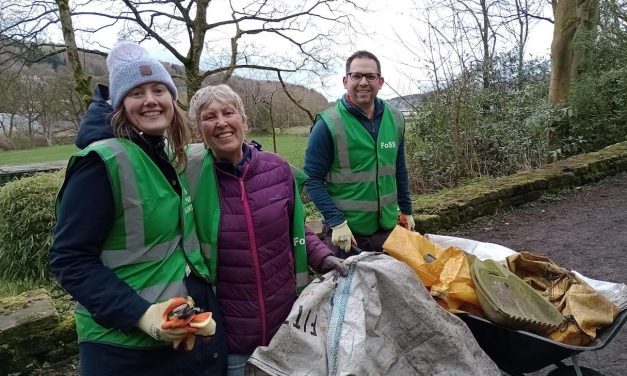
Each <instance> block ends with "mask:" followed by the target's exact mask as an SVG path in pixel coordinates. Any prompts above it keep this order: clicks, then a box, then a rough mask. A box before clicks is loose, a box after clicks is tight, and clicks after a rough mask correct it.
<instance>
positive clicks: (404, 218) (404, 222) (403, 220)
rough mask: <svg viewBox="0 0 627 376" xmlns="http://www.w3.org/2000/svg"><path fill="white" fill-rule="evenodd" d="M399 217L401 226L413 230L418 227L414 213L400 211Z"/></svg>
mask: <svg viewBox="0 0 627 376" xmlns="http://www.w3.org/2000/svg"><path fill="white" fill-rule="evenodd" d="M398 219H399V222H400V224H401V226H403V227H405V228H406V229H408V230H410V231H413V230H414V229H415V228H416V222H415V221H414V216H413V215H411V214H403V213H400V214H399V215H398Z"/></svg>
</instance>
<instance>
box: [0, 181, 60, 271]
mask: <svg viewBox="0 0 627 376" xmlns="http://www.w3.org/2000/svg"><path fill="white" fill-rule="evenodd" d="M62 182H63V171H59V172H53V173H39V174H35V175H33V176H30V177H26V178H22V179H19V180H15V181H12V182H9V183H7V184H6V185H4V186H3V187H2V188H1V189H0V279H3V280H6V281H15V282H18V281H36V282H49V281H50V280H51V275H50V270H49V267H48V248H50V244H51V241H52V231H53V229H54V224H55V201H56V196H57V192H58V191H59V188H60V187H61V183H62Z"/></svg>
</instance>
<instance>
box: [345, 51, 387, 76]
mask: <svg viewBox="0 0 627 376" xmlns="http://www.w3.org/2000/svg"><path fill="white" fill-rule="evenodd" d="M355 59H372V60H374V61H375V63H377V71H378V72H377V73H379V74H381V63H380V62H379V59H377V57H376V56H375V55H374V54H373V53H372V52H368V51H365V50H361V51H357V52H355V53H353V54H352V55H351V56H349V57H348V59H346V74H349V73H350V69H351V64H352V63H353V60H355Z"/></svg>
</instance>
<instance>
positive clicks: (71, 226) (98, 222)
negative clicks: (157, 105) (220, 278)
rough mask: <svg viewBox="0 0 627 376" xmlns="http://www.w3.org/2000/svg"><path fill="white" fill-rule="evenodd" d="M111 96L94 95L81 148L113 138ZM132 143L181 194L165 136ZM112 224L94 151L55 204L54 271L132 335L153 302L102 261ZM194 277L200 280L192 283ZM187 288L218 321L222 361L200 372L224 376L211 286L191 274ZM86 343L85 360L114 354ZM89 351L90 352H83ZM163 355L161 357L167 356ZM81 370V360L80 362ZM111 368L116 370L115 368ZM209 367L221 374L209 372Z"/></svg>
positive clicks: (100, 315) (104, 319)
mask: <svg viewBox="0 0 627 376" xmlns="http://www.w3.org/2000/svg"><path fill="white" fill-rule="evenodd" d="M108 97H109V93H108V88H107V87H105V86H102V85H99V86H98V88H97V89H96V90H95V91H94V97H93V100H92V103H91V104H90V106H89V108H88V110H87V113H86V114H85V116H84V117H83V119H81V125H80V128H79V132H78V135H77V137H76V145H77V146H78V147H79V148H84V147H86V146H88V145H89V144H90V143H92V142H95V141H98V140H102V139H106V138H112V137H114V136H113V131H112V128H111V126H110V118H109V117H110V114H111V113H112V112H113V109H112V108H111V106H110V105H109V104H108V103H107V100H108ZM132 140H133V141H134V142H135V143H136V144H137V145H139V146H140V147H141V148H142V150H143V151H144V152H145V153H146V154H147V155H148V156H149V157H150V158H151V159H152V160H153V162H155V164H156V165H157V166H158V167H159V169H160V170H161V171H162V173H163V174H164V175H165V176H166V177H167V178H168V181H170V182H171V184H172V186H173V188H174V189H175V190H176V191H177V192H178V193H179V195H180V193H181V189H180V187H179V186H178V180H177V178H176V171H175V170H174V168H173V167H172V165H171V164H170V163H169V161H168V158H167V156H166V154H165V150H164V139H163V137H154V136H152V137H151V136H146V135H144V136H139V135H134V136H133V137H132ZM113 222H114V198H113V190H112V188H111V183H110V181H109V178H108V172H107V169H106V166H105V163H104V162H103V161H102V160H101V159H100V157H99V156H97V155H96V154H95V153H90V154H89V155H87V156H86V157H84V158H80V159H79V160H78V161H77V162H76V163H75V165H74V166H73V167H72V168H71V169H70V170H68V171H67V176H66V178H65V182H64V183H63V187H62V190H61V195H60V197H59V204H58V206H57V225H56V228H55V231H54V239H53V243H52V246H51V248H50V252H49V257H50V267H51V269H52V271H53V273H54V275H55V277H56V278H57V280H58V281H59V283H60V284H61V286H62V287H63V288H64V289H65V290H66V291H67V292H68V293H70V295H72V297H74V299H76V300H77V301H78V302H79V303H80V304H82V305H83V306H84V307H85V308H86V309H87V310H88V311H89V312H90V313H91V314H92V315H93V317H94V320H95V321H96V322H97V323H98V324H100V325H102V326H104V327H107V328H115V329H119V330H121V331H123V332H128V331H130V330H131V329H133V328H134V327H135V326H136V324H137V322H138V321H139V319H140V317H141V316H142V315H143V314H144V313H145V312H146V310H147V309H148V307H149V306H150V303H149V302H148V301H146V300H145V299H143V298H142V297H140V296H139V295H138V294H137V293H136V292H135V291H134V290H133V289H132V288H131V287H130V286H128V285H127V284H126V282H124V281H123V280H121V279H120V278H118V277H117V276H116V275H115V273H113V271H112V270H111V269H109V268H107V267H106V266H104V265H103V264H102V262H101V260H100V253H101V250H102V245H103V244H104V242H105V240H106V238H107V236H108V235H109V232H110V230H111V228H112V226H113ZM192 278H194V279H196V280H194V281H192V280H191V279H192ZM186 285H187V286H188V292H189V293H190V295H191V296H192V298H194V301H195V302H196V304H197V305H198V306H199V307H201V308H203V309H205V310H210V311H212V312H213V313H214V319H215V320H216V323H218V333H216V336H214V337H213V340H212V341H211V343H213V345H215V346H217V347H218V348H219V349H212V350H211V351H212V353H213V351H217V352H220V354H219V355H220V356H219V358H220V359H217V360H218V361H220V363H221V364H216V368H213V367H212V366H211V363H212V361H213V362H214V363H215V360H216V359H213V357H209V358H207V360H206V362H205V364H206V368H204V369H203V370H202V374H220V373H221V372H222V371H221V370H222V369H223V367H224V365H225V364H226V363H225V362H226V360H225V359H224V360H223V361H222V358H225V353H226V348H225V342H224V338H223V328H222V323H221V321H222V320H221V316H220V314H219V311H218V308H217V301H216V300H215V296H213V292H212V289H211V286H210V285H209V284H208V282H206V283H205V282H204V281H202V280H200V279H199V278H197V277H193V275H190V277H188V280H186ZM198 286H201V287H200V288H199V287H198ZM198 342H200V341H197V346H198V350H200V348H201V347H206V346H204V345H200V344H198ZM86 345H89V347H87V348H83V349H82V350H81V358H82V357H83V356H85V357H92V354H94V355H93V358H94V359H97V358H98V356H100V357H102V356H103V354H104V353H106V351H110V350H102V348H99V347H98V346H102V345H98V344H86ZM88 349H92V350H90V351H85V350H88ZM94 349H95V350H94ZM94 351H97V353H94ZM123 351H128V350H123ZM194 353H197V347H195V348H194ZM98 354H99V355H98ZM129 356H130V355H129ZM176 356H177V357H178V356H179V355H176ZM180 356H182V354H181V355H180ZM190 356H191V354H190ZM203 356H204V355H203ZM131 357H132V356H131ZM160 357H161V358H163V354H161V355H160ZM144 358H145V357H144ZM166 359H167V358H166ZM166 359H163V361H166ZM172 360H173V361H174V359H172ZM112 361H113V359H112ZM151 363H155V364H156V363H159V361H158V360H156V359H153V360H152V361H151ZM173 363H176V361H174V362H173ZM190 363H192V362H190ZM135 365H136V366H138V367H140V366H141V361H139V360H137V362H136V363H135ZM82 366H83V359H81V367H82ZM86 366H89V364H87V365H86ZM175 366H176V364H172V367H175ZM190 366H191V365H190ZM164 367H165V366H164ZM111 368H114V366H113V365H111ZM166 368H167V367H166ZM210 369H214V370H215V369H220V370H218V371H214V370H211V371H209V370H210ZM127 371H128V372H124V374H133V372H132V370H127ZM200 371H201V370H199V372H200ZM94 372H95V371H94ZM140 373H141V372H140ZM135 374H137V373H135ZM191 374H195V373H191ZM191 374H190V375H191ZM198 374H201V373H198Z"/></svg>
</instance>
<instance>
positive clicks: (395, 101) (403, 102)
mask: <svg viewBox="0 0 627 376" xmlns="http://www.w3.org/2000/svg"><path fill="white" fill-rule="evenodd" d="M426 95H427V94H411V95H405V96H402V97H396V98H392V99H388V100H387V101H388V102H389V103H390V104H391V105H392V106H394V107H396V108H397V109H399V110H400V111H401V112H403V113H405V114H408V113H409V114H411V113H412V112H415V109H414V107H416V106H417V105H418V104H420V102H421V101H422V100H423V99H424V97H425V96H426ZM412 106H413V107H412Z"/></svg>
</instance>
